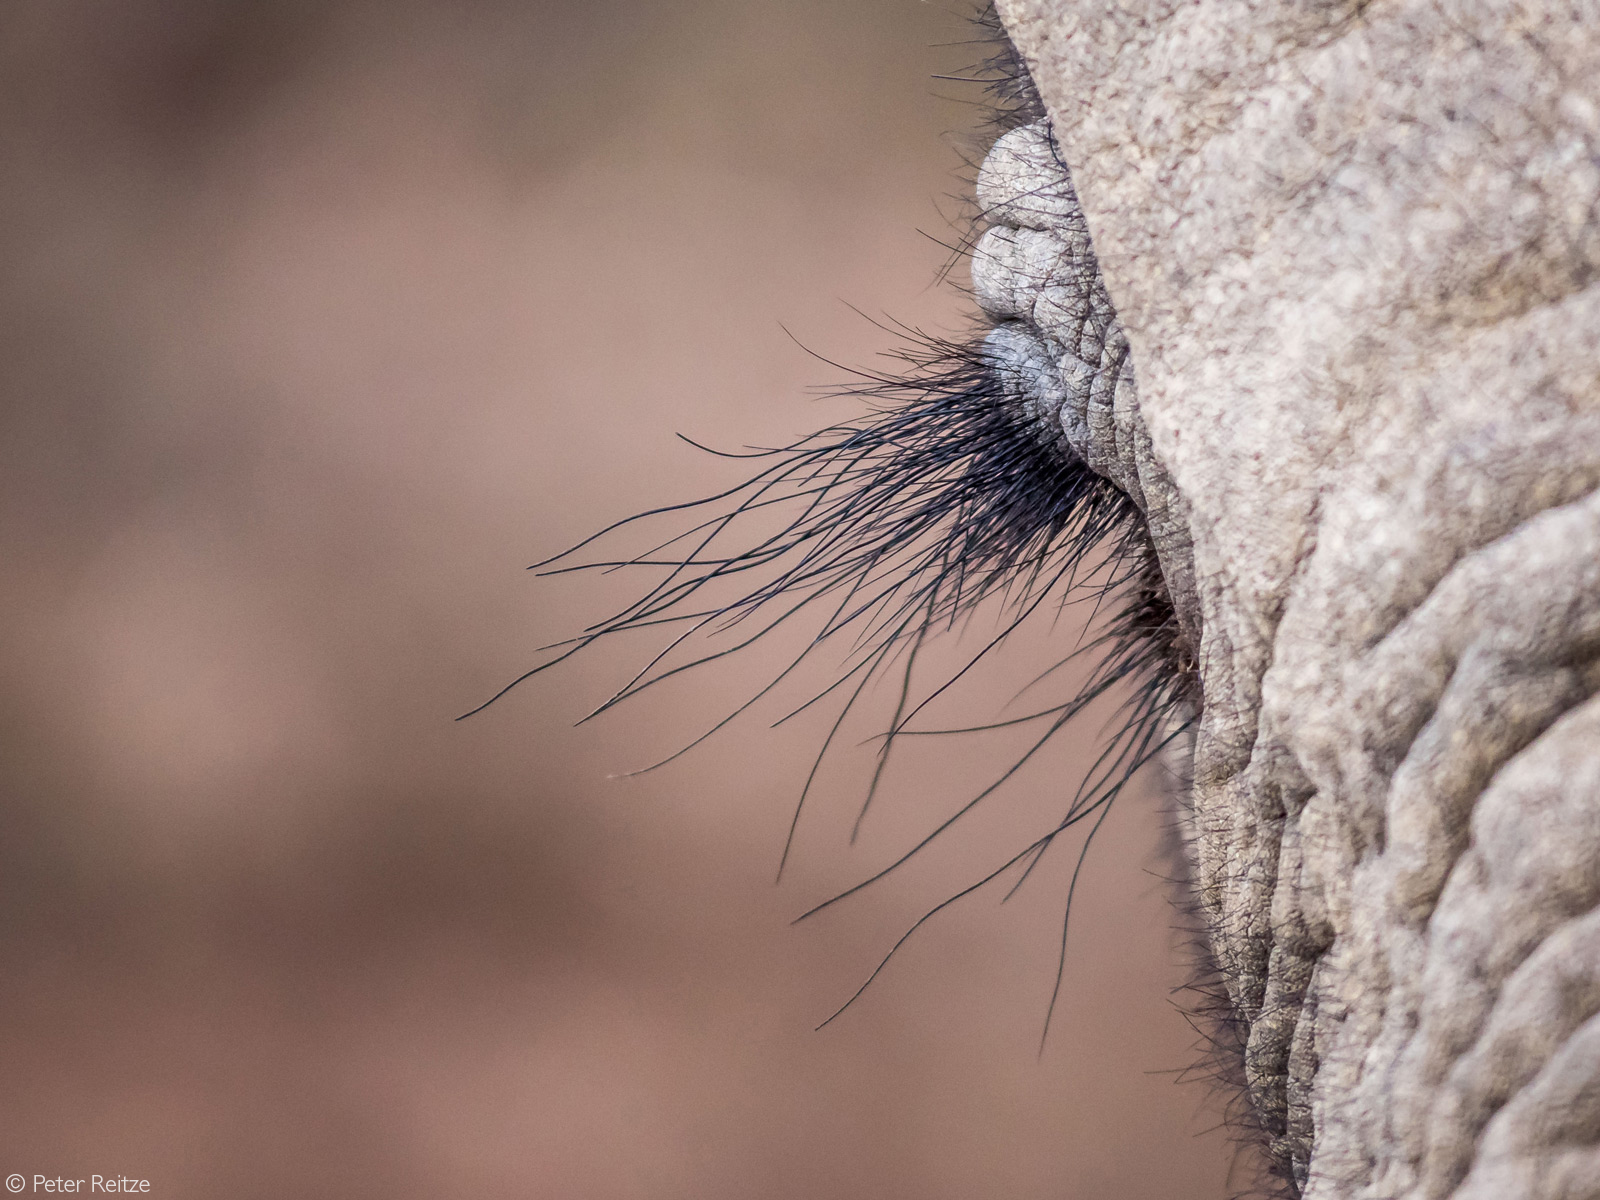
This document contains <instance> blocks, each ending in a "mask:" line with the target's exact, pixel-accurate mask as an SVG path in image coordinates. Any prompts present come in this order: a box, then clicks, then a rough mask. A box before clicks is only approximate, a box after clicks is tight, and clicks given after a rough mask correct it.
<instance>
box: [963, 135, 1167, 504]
mask: <svg viewBox="0 0 1600 1200" xmlns="http://www.w3.org/2000/svg"><path fill="white" fill-rule="evenodd" d="M978 202H979V206H980V210H981V214H982V216H983V217H984V219H985V220H986V221H987V222H988V226H989V228H988V229H987V230H985V232H984V233H983V235H982V236H981V237H980V238H979V239H978V241H977V243H976V245H975V246H974V248H973V254H972V285H973V292H974V295H975V296H976V298H977V301H978V303H979V305H980V306H981V307H982V308H983V310H984V312H985V313H986V314H988V315H989V316H990V317H991V318H993V319H994V320H995V321H997V322H999V324H998V325H997V327H996V329H995V330H994V331H993V332H992V333H990V335H989V337H988V338H987V340H986V342H985V353H986V354H987V355H988V356H989V358H990V361H991V362H992V363H993V366H994V370H995V372H996V374H997V375H998V376H999V377H1000V379H1001V380H1002V381H1003V382H1004V383H1005V385H1006V387H1007V388H1008V389H1009V390H1010V391H1011V392H1012V394H1013V395H1014V397H1015V399H1016V401H1017V405H1018V409H1019V412H1020V413H1021V415H1022V417H1023V419H1024V420H1025V421H1026V422H1028V423H1029V424H1030V425H1032V426H1033V427H1034V428H1035V429H1036V430H1037V432H1038V433H1039V435H1040V436H1041V437H1043V438H1044V439H1045V440H1046V441H1048V442H1050V443H1051V444H1054V445H1057V446H1058V447H1062V448H1064V449H1065V450H1066V451H1068V452H1070V453H1072V454H1074V455H1076V456H1077V457H1078V458H1079V459H1081V460H1082V461H1083V462H1085V463H1086V464H1088V466H1089V467H1090V468H1091V469H1092V470H1094V471H1096V472H1097V473H1098V474H1100V475H1103V476H1105V477H1106V478H1107V479H1110V480H1111V481H1112V482H1113V483H1115V484H1117V486H1118V487H1120V488H1122V490H1123V491H1124V492H1126V493H1127V494H1128V495H1129V496H1130V497H1131V498H1132V499H1133V500H1134V502H1135V503H1136V504H1138V505H1139V507H1140V508H1141V509H1142V508H1144V507H1145V504H1144V489H1143V488H1142V487H1141V486H1140V479H1139V470H1138V465H1137V461H1136V457H1135V453H1134V451H1135V446H1136V443H1137V442H1138V441H1139V438H1138V433H1139V430H1138V428H1137V422H1138V400H1137V396H1136V393H1135V390H1134V383H1133V368H1132V364H1131V362H1130V359H1129V349H1128V341H1127V337H1126V335H1125V334H1124V332H1123V329H1122V325H1121V323H1120V322H1119V321H1118V320H1117V315H1116V311H1115V310H1114V309H1113V307H1112V305H1111V298H1110V296H1109V295H1108V294H1107V292H1106V288H1105V283H1104V280H1103V279H1102V278H1101V275H1100V268H1099V264H1098V263H1097V262H1096V260H1095V256H1094V249H1093V246H1092V244H1091V242H1090V238H1089V228H1088V222H1087V221H1086V220H1085V218H1084V215H1083V209H1082V207H1081V206H1080V205H1079V203H1078V197H1077V193H1076V192H1074V191H1073V188H1072V180H1071V177H1070V175H1069V174H1068V171H1067V168H1066V165H1065V164H1064V163H1063V162H1062V161H1061V158H1060V155H1059V153H1058V151H1057V149H1056V146H1055V143H1054V141H1053V139H1052V137H1051V134H1050V127H1049V122H1048V121H1036V122H1034V123H1032V124H1030V125H1024V126H1021V127H1019V128H1017V129H1013V130H1011V131H1010V132H1009V133H1007V134H1005V135H1004V136H1002V137H1001V138H1000V139H998V140H997V141H996V142H995V144H994V147H993V148H992V149H991V150H990V152H989V155H988V157H987V158H986V159H985V160H984V163H983V167H982V169H981V171H980V172H979V176H978Z"/></svg>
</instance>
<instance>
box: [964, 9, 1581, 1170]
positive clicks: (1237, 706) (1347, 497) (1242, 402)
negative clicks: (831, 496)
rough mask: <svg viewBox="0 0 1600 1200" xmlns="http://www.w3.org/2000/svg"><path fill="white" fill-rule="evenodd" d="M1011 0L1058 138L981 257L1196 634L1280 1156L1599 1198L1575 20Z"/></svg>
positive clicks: (1043, 393) (1221, 890)
mask: <svg viewBox="0 0 1600 1200" xmlns="http://www.w3.org/2000/svg"><path fill="white" fill-rule="evenodd" d="M999 8H1000V12H1001V15H1002V17H1003V19H1004V20H1005V22H1006V25H1007V28H1008V29H1009V31H1010V32H1011V34H1012V37H1013V39H1014V41H1015V42H1016V43H1017V45H1018V47H1019V49H1020V50H1021V52H1022V54H1023V55H1024V57H1025V59H1026V60H1027V61H1028V63H1029V66H1030V68H1031V69H1032V72H1033V75H1034V79H1035V81H1036V83H1037V84H1038V86H1039V89H1040V91H1041V93H1042V95H1043V98H1044V100H1045V104H1046V108H1047V110H1048V111H1049V113H1050V116H1051V127H1052V130H1053V134H1054V140H1053V142H1052V140H1051V139H1050V138H1049V137H1046V136H1043V134H1042V131H1035V132H1033V133H1025V132H1023V131H1019V132H1018V134H1013V135H1010V137H1011V138H1013V139H1015V141H1014V143H1013V144H1012V145H1009V146H1007V145H1005V143H1002V147H1003V149H1002V148H997V157H995V158H993V159H991V165H992V170H989V169H986V171H985V186H986V187H987V188H988V192H987V198H986V199H985V201H984V203H985V205H986V206H987V207H988V208H989V210H990V212H991V214H992V216H993V218H994V220H995V221H996V223H997V225H998V226H999V227H1000V228H1001V230H1002V232H1000V233H999V234H998V235H997V236H996V237H995V238H994V240H993V242H992V243H988V245H987V246H986V245H985V244H984V243H980V246H979V254H978V256H977V260H976V262H975V282H976V284H977V289H978V293H979V296H980V298H981V299H982V301H983V303H984V304H985V305H986V306H990V307H991V311H992V312H994V314H995V315H996V316H999V317H1001V318H1004V319H1007V320H1011V321H1015V322H1016V323H1017V328H1016V329H1015V330H1013V331H1012V332H1011V333H1007V334H1005V335H1003V336H1001V335H997V340H996V342H995V343H994V350H995V353H996V356H997V358H998V359H1000V360H1001V361H1002V362H1003V363H1010V364H1012V366H1011V368H1010V369H1011V370H1012V373H1013V376H1014V378H1016V379H1017V381H1018V384H1017V386H1018V388H1019V394H1021V395H1023V396H1024V397H1025V398H1027V400H1028V403H1031V404H1032V406H1033V409H1032V411H1033V413H1034V416H1035V419H1047V418H1048V416H1049V413H1050V412H1051V411H1052V410H1053V411H1054V412H1055V413H1056V414H1057V416H1056V424H1057V425H1058V426H1059V429H1060V436H1061V437H1062V438H1063V439H1065V441H1066V442H1067V443H1068V444H1069V445H1071V446H1072V447H1073V449H1074V450H1075V451H1077V452H1079V453H1080V454H1082V455H1083V457H1084V458H1085V460H1086V461H1088V462H1090V463H1091V465H1093V466H1094V468H1095V469H1096V470H1098V471H1100V472H1101V473H1102V474H1105V475H1107V476H1108V477H1109V478H1112V479H1114V480H1116V481H1117V482H1118V483H1119V484H1120V485H1122V486H1123V487H1125V488H1126V489H1127V490H1128V491H1129V494H1130V495H1132V496H1133V497H1134V498H1135V500H1136V502H1137V503H1139V504H1140V506H1141V507H1142V508H1143V509H1144V510H1145V512H1146V513H1147V514H1149V515H1150V516H1151V527H1152V528H1151V532H1152V538H1153V540H1154V543H1155V545H1156V548H1157V552H1158V555H1159V557H1160V560H1161V565H1162V569H1163V572H1164V574H1165V575H1166V578H1167V581H1168V584H1169V588H1170V590H1171V592H1172V598H1173V601H1174V605H1175V608H1176V609H1177V612H1178V615H1179V618H1180V621H1181V622H1182V624H1183V626H1184V628H1185V630H1186V631H1191V632H1192V634H1193V636H1194V637H1195V638H1196V644H1197V645H1198V647H1199V670H1200V683H1201V692H1202V698H1203V710H1202V713H1201V716H1200V721H1199V725H1198V730H1197V734H1196V739H1195V745H1194V757H1193V764H1192V776H1193V780H1194V785H1193V791H1192V796H1191V797H1190V803H1191V804H1192V806H1193V812H1194V821H1195V828H1194V831H1193V849H1194V855H1195V860H1196V861H1195V864H1194V869H1195V877H1196V881H1197V898H1198V901H1199V904H1200V908H1201V911H1202V914H1203V916H1204V919H1205V921H1206V924H1207V926H1208V928H1209V931H1210V939H1211V943H1212V946H1213V949H1214V953H1215V955H1216V957H1217V959H1218V962H1219V964H1220V967H1221V969H1222V972H1223V974H1224V978H1225V980H1226V982H1227V986H1228V990H1229V993H1230V995H1231V997H1232V1000H1233V1003H1234V1005H1235V1007H1236V1008H1237V1010H1238V1014H1239V1016H1240V1017H1241V1018H1242V1020H1243V1021H1244V1022H1245V1023H1246V1024H1247V1026H1248V1029H1249V1039H1248V1045H1247V1052H1246V1071H1247V1075H1248V1078H1249V1086H1250V1092H1251V1097H1252V1100H1253V1101H1254V1103H1255V1105H1256V1107H1257V1108H1258V1110H1259V1111H1260V1113H1261V1114H1262V1117H1263V1121H1264V1123H1265V1125H1266V1126H1267V1128H1268V1129H1269V1130H1271V1131H1272V1132H1273V1134H1274V1135H1275V1141H1274V1147H1273V1150H1274V1153H1275V1154H1276V1155H1277V1156H1278V1157H1279V1158H1280V1160H1281V1161H1283V1162H1284V1163H1285V1164H1286V1165H1287V1167H1288V1168H1289V1169H1290V1171H1291V1173H1292V1175H1293V1177H1294V1179H1295V1180H1296V1181H1297V1183H1298V1184H1299V1186H1300V1187H1301V1188H1303V1190H1304V1193H1305V1195H1306V1196H1308V1197H1311V1198H1313V1200H1332V1198H1334V1197H1339V1198H1357V1197H1359V1198H1372V1200H1377V1198H1380V1197H1381V1198H1394V1197H1405V1198H1407V1200H1422V1198H1429V1200H1438V1198H1443V1197H1455V1198H1456V1200H1469V1198H1470V1200H1488V1198H1489V1197H1506V1198H1515V1197H1539V1198H1555V1197H1567V1198H1576V1197H1600V933H1597V931H1596V921H1597V920H1600V918H1597V917H1596V915H1595V913H1596V905H1597V904H1600V699H1597V697H1596V692H1597V689H1600V666H1597V664H1600V498H1597V494H1596V489H1597V487H1600V287H1596V286H1595V283H1596V280H1597V279H1600V217H1597V214H1600V4H1597V3H1594V2H1587V3H1571V4H1553V3H1550V4H1537V3H1519V2H1515V0H1502V2H1499V3H1477V2H1464V3H1457V4H1450V5H1442V4H1437V3H1432V2H1426V3H1424V2H1421V0H1412V2H1407V0H1402V2H1397V3H1384V4H1376V5H1359V4H1354V3H1336V2H1324V3H1314V4H1305V3H1291V2H1289V0H1200V2H1198V3H1181V4H1180V3H1176V2H1175V0H1125V2H1123V3H1120V4H1117V5H1113V6H1107V5H1103V4H1091V3H1088V2H1087V0H1081V2H1080V0H1000V4H999ZM1047 152H1048V153H1047ZM1051 161H1054V162H1055V163H1056V164H1057V166H1060V165H1061V164H1070V165H1071V168H1072V173H1071V182H1070V183H1067V181H1066V175H1065V170H1064V167H1062V168H1061V173H1060V175H1059V177H1055V178H1052V177H1051V176H1050V162H1051ZM1045 194H1048V195H1049V196H1050V197H1053V198H1054V199H1053V200H1052V201H1051V204H1054V205H1055V207H1051V204H1045V205H1042V206H1041V205H1038V204H1033V205H1031V206H1030V203H1029V202H1028V201H1027V199H1026V198H1027V197H1030V196H1032V197H1037V196H1040V195H1045ZM1068 196H1070V197H1072V199H1073V204H1072V205H1070V206H1069V205H1068V204H1067V203H1066V200H1065V197H1068ZM1079 202H1081V204H1080V203H1079ZM1027 231H1033V232H1035V233H1043V234H1045V235H1047V236H1046V237H1045V238H1038V237H1033V236H1030V235H1028V232H1027ZM1091 236H1092V248H1091V243H1090V240H1089V239H1090V238H1091ZM986 242H987V239H986ZM1086 254H1087V255H1088V257H1089V258H1090V259H1092V261H1093V262H1094V263H1095V266H1096V268H1097V272H1098V273H1097V274H1096V275H1095V276H1094V278H1093V280H1092V282H1091V283H1090V284H1089V285H1088V286H1089V290H1090V291H1093V289H1095V288H1100V289H1103V291H1104V294H1105V297H1106V299H1107V301H1108V303H1110V304H1114V310H1115V314H1116V316H1115V318H1114V319H1113V320H1111V321H1109V322H1104V323H1103V324H1104V329H1105V332H1104V334H1103V335H1100V334H1098V333H1097V335H1096V336H1098V337H1099V338H1100V342H1099V345H1098V349H1099V357H1098V359H1096V357H1095V354H1094V353H1093V352H1092V351H1094V350H1095V349H1096V347H1095V345H1093V344H1092V343H1090V344H1089V349H1090V351H1091V353H1089V354H1085V353H1084V352H1083V349H1084V346H1085V343H1084V342H1083V341H1082V340H1081V339H1080V340H1076V341H1075V340H1074V338H1075V337H1077V336H1078V334H1079V333H1080V332H1081V331H1079V330H1078V327H1077V325H1076V324H1075V323H1076V322H1077V321H1078V318H1079V314H1080V312H1082V311H1084V309H1083V305H1084V304H1087V305H1088V311H1090V312H1097V311H1098V309H1096V307H1095V305H1096V304H1097V297H1095V296H1093V295H1090V296H1085V297H1080V298H1078V299H1077V300H1073V299H1071V298H1067V299H1066V300H1063V299H1062V298H1061V297H1059V296H1058V295H1056V294H1055V293H1054V292H1053V291H1052V288H1053V287H1054V286H1055V283H1056V281H1057V280H1058V279H1059V277H1060V276H1061V275H1062V273H1063V271H1062V264H1066V265H1068V266H1071V265H1072V264H1073V263H1075V262H1082V261H1083V259H1084V256H1085V255H1086ZM1052 255H1054V256H1055V257H1052ZM1075 305H1076V307H1075ZM1003 328H1008V327H1003ZM1095 328H1096V329H1098V328H1099V327H1098V326H1097V327H1095ZM1030 339H1031V340H1030ZM1119 339H1120V341H1119ZM1124 343H1125V345H1126V347H1127V348H1128V350H1129V352H1130V358H1129V361H1127V362H1121V363H1116V364H1115V370H1112V369H1111V368H1112V366H1113V365H1114V363H1113V360H1115V359H1116V355H1117V354H1118V353H1119V352H1120V347H1121V345H1122V344H1124ZM1080 366H1086V367H1087V373H1085V371H1083V370H1081V369H1080ZM1134 367H1136V368H1137V380H1138V382H1137V385H1135V383H1134V373H1133V368H1134ZM1097 387H1098V388H1099V391H1098V392H1097V390H1096V389H1097Z"/></svg>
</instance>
